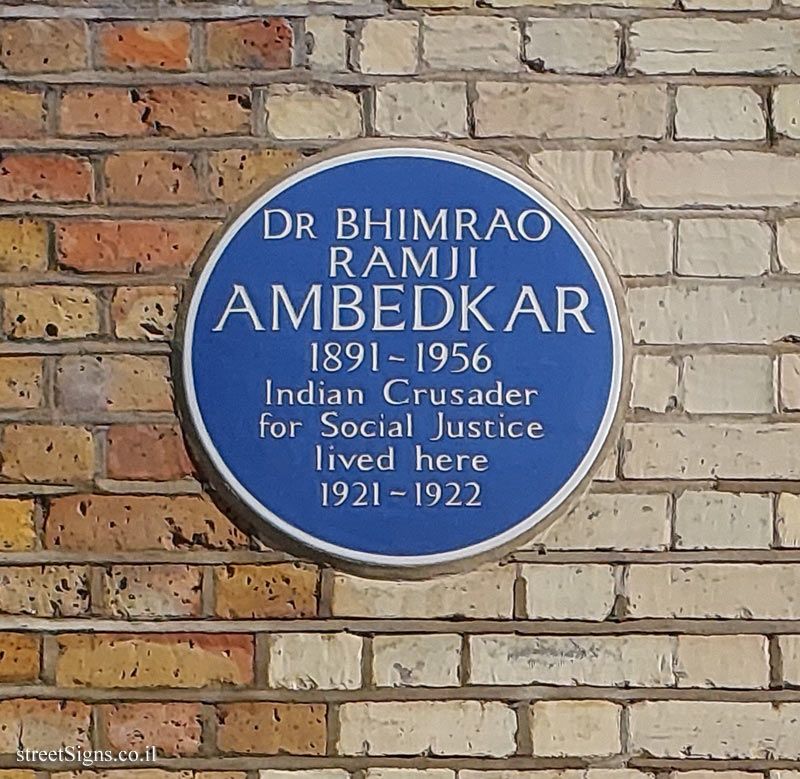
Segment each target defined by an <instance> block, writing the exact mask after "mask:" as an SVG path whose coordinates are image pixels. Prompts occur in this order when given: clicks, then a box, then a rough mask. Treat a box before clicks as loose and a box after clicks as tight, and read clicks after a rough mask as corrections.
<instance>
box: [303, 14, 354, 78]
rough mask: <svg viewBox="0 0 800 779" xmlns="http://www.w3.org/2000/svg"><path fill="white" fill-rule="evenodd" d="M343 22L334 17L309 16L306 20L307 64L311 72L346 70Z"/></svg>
mask: <svg viewBox="0 0 800 779" xmlns="http://www.w3.org/2000/svg"><path fill="white" fill-rule="evenodd" d="M345 44H346V35H345V20H344V19H339V18H338V17H336V16H309V17H308V18H307V19H306V46H307V48H308V64H309V65H310V66H311V69H312V70H345V69H346V68H347V52H346V45H345Z"/></svg>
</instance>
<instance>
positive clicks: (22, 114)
mask: <svg viewBox="0 0 800 779" xmlns="http://www.w3.org/2000/svg"><path fill="white" fill-rule="evenodd" d="M45 119H46V114H45V108H44V94H43V93H42V92H40V91H28V90H25V89H18V88H16V87H10V86H4V87H2V88H0V135H2V136H4V137H7V138H35V137H37V136H40V135H43V134H44V132H45Z"/></svg>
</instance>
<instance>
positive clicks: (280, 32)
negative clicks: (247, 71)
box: [207, 19, 292, 70]
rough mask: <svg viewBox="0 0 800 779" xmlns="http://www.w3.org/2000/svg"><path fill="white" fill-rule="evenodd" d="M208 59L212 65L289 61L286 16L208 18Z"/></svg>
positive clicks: (267, 65)
mask: <svg viewBox="0 0 800 779" xmlns="http://www.w3.org/2000/svg"><path fill="white" fill-rule="evenodd" d="M207 33H208V46H207V59H208V64H209V65H210V66H211V67H212V68H264V69H267V70H276V69H278V68H288V67H291V65H292V30H291V28H290V27H289V25H288V24H287V23H286V20H285V19H245V20H242V21H222V22H211V23H210V24H209V25H208V27H207Z"/></svg>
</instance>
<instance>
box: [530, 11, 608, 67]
mask: <svg viewBox="0 0 800 779" xmlns="http://www.w3.org/2000/svg"><path fill="white" fill-rule="evenodd" d="M620 29H621V28H620V26H619V24H618V23H617V22H614V21H612V20H610V19H531V20H530V22H528V25H527V28H526V31H527V35H526V38H525V60H526V61H527V62H528V63H529V65H530V66H531V67H532V68H534V69H535V70H539V71H545V72H548V71H555V72H557V73H608V72H611V71H613V70H614V68H616V67H617V64H618V62H619V36H620Z"/></svg>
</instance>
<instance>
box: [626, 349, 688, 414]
mask: <svg viewBox="0 0 800 779" xmlns="http://www.w3.org/2000/svg"><path fill="white" fill-rule="evenodd" d="M677 397H678V364H677V362H676V360H674V359H673V358H672V357H661V356H657V355H652V354H637V355H636V356H635V357H634V358H633V390H632V392H631V406H632V407H633V408H644V409H647V410H648V411H658V412H661V413H663V412H664V411H668V410H669V409H671V408H674V407H675V405H676V404H677Z"/></svg>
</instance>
